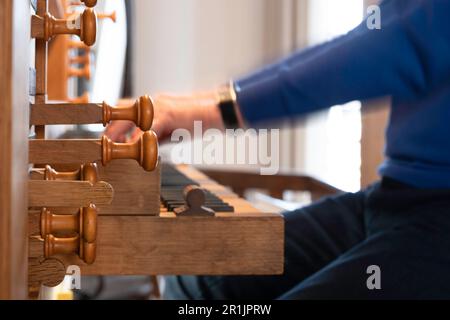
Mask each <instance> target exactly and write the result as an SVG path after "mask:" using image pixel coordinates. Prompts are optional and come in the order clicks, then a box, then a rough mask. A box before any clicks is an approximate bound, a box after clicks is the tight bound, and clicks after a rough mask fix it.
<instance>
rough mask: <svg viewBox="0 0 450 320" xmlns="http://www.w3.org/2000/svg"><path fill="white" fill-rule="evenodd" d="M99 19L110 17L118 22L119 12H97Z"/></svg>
mask: <svg viewBox="0 0 450 320" xmlns="http://www.w3.org/2000/svg"><path fill="white" fill-rule="evenodd" d="M97 16H98V18H99V19H110V20H111V21H112V22H114V23H115V22H116V21H117V14H116V11H113V12H111V13H110V14H107V13H99V14H97Z"/></svg>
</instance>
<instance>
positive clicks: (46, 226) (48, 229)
mask: <svg viewBox="0 0 450 320" xmlns="http://www.w3.org/2000/svg"><path fill="white" fill-rule="evenodd" d="M40 229H41V237H42V238H44V239H45V237H46V236H47V235H51V234H52V235H66V236H67V235H72V236H73V235H78V236H79V237H80V238H82V239H83V240H84V241H86V242H88V243H93V242H95V241H96V240H97V208H96V207H95V205H91V206H90V207H87V208H81V209H80V210H79V211H78V213H76V214H53V213H52V212H51V211H50V210H48V209H47V208H43V209H42V211H41V222H40Z"/></svg>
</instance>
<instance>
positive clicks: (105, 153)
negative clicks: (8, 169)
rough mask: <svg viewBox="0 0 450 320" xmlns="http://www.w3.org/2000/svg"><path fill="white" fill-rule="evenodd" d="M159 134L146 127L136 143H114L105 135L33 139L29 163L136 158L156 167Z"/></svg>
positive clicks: (141, 163)
mask: <svg viewBox="0 0 450 320" xmlns="http://www.w3.org/2000/svg"><path fill="white" fill-rule="evenodd" d="M158 152H159V151H158V138H157V136H156V134H155V133H154V132H153V131H146V132H145V133H144V134H143V135H142V136H141V137H140V138H139V139H138V140H137V141H136V142H134V143H114V142H112V141H111V140H110V139H108V138H107V137H106V136H103V138H102V139H101V140H42V139H38V140H30V141H29V159H28V160H29V163H34V164H49V163H51V164H75V163H81V164H83V163H93V162H96V161H101V162H102V164H103V165H107V164H108V163H109V162H110V161H111V160H117V159H134V160H136V161H137V162H138V163H139V164H140V165H141V166H142V167H143V168H144V169H145V170H147V171H153V170H154V169H155V168H156V166H157V163H158Z"/></svg>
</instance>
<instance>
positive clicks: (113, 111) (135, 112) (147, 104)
mask: <svg viewBox="0 0 450 320" xmlns="http://www.w3.org/2000/svg"><path fill="white" fill-rule="evenodd" d="M153 110H154V109H153V101H152V99H151V98H150V97H149V96H147V95H146V96H142V97H140V98H139V99H138V100H136V102H135V103H134V104H133V105H132V106H128V107H111V106H109V105H108V104H106V103H103V125H104V126H106V125H107V124H108V123H109V122H111V121H113V120H129V121H133V122H134V123H135V124H136V126H138V127H139V128H140V129H141V130H142V131H148V130H150V129H151V127H152V124H153V117H154V111H153Z"/></svg>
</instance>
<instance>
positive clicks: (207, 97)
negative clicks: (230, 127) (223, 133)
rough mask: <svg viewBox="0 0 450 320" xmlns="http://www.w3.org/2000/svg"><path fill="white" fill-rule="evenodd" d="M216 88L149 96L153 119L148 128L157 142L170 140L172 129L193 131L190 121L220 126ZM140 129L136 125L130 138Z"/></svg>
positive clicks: (139, 132) (203, 125) (138, 133)
mask: <svg viewBox="0 0 450 320" xmlns="http://www.w3.org/2000/svg"><path fill="white" fill-rule="evenodd" d="M218 103H219V99H218V96H217V93H216V91H207V92H197V93H194V94H190V95H173V94H159V95H156V96H155V97H154V99H153V104H154V113H155V115H154V120H153V126H152V130H153V131H155V132H156V134H157V135H158V138H159V141H160V142H164V141H168V140H170V137H171V135H172V133H173V131H175V130H176V129H179V128H180V129H187V130H189V131H190V132H193V130H194V122H195V121H201V122H202V127H203V130H207V129H209V128H218V129H224V126H223V121H222V117H221V114H220V110H219V108H218ZM141 134H142V132H141V131H140V130H139V129H138V128H136V129H135V131H134V133H133V136H132V138H131V140H135V139H137V138H139V136H140V135H141Z"/></svg>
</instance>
